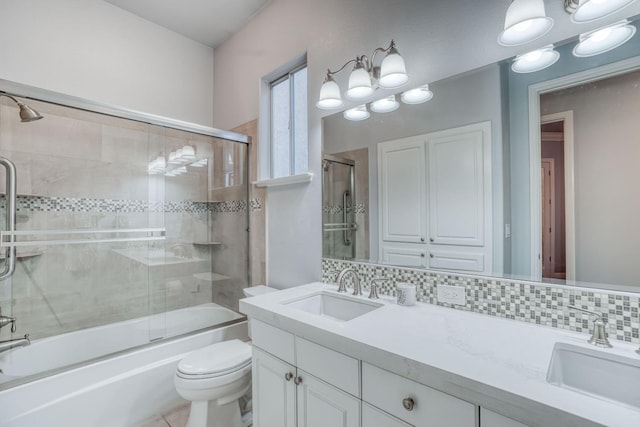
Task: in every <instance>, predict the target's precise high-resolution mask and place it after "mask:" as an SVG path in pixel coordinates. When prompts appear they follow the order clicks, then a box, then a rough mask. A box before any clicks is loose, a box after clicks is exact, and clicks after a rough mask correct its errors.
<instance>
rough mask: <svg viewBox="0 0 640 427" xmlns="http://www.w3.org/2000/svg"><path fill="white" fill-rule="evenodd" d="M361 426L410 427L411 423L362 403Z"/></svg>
mask: <svg viewBox="0 0 640 427" xmlns="http://www.w3.org/2000/svg"><path fill="white" fill-rule="evenodd" d="M362 426H363V427H411V425H409V424H407V423H405V422H403V421H400V420H399V419H397V418H396V417H393V416H391V415H389V414H387V413H386V412H383V411H381V410H379V409H378V408H376V407H374V406H371V405H369V404H367V403H363V404H362Z"/></svg>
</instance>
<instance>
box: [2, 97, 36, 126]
mask: <svg viewBox="0 0 640 427" xmlns="http://www.w3.org/2000/svg"><path fill="white" fill-rule="evenodd" d="M0 96H6V97H7V98H10V99H11V100H12V101H13V102H15V103H16V104H18V107H19V108H20V121H22V122H25V123H26V122H33V121H35V120H40V119H41V118H42V116H41V115H40V113H38V112H37V111H36V110H34V109H33V108H31V107H29V106H28V105H25V104H23V103H22V102H20V101H18V100H17V99H16V98H14V97H13V96H11V95H7V94H6V93H0Z"/></svg>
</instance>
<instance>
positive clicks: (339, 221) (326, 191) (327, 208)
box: [322, 155, 357, 259]
mask: <svg viewBox="0 0 640 427" xmlns="http://www.w3.org/2000/svg"><path fill="white" fill-rule="evenodd" d="M355 206H356V201H355V165H354V162H353V161H351V160H349V159H342V158H339V157H336V156H329V155H325V157H324V159H323V161H322V230H323V239H322V242H323V243H322V246H323V247H322V255H323V256H325V257H329V258H339V259H353V258H355V254H356V239H355V231H356V229H357V224H356V222H355Z"/></svg>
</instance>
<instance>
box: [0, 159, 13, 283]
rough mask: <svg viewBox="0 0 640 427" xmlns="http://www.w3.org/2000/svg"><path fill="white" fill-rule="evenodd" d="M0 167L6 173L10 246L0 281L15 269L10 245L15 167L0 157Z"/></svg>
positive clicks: (10, 239) (6, 204)
mask: <svg viewBox="0 0 640 427" xmlns="http://www.w3.org/2000/svg"><path fill="white" fill-rule="evenodd" d="M0 165H2V166H4V168H5V171H6V179H5V186H6V192H5V207H6V214H5V219H6V228H7V231H8V232H9V234H8V235H7V236H6V237H7V238H8V239H9V240H8V242H9V243H10V245H9V246H8V247H7V252H6V260H5V265H4V268H3V269H2V271H0V280H4V279H6V278H8V277H10V276H11V275H12V274H13V272H14V271H15V269H16V248H15V246H13V245H12V243H14V241H15V236H14V235H13V232H14V231H16V165H14V164H13V162H11V161H10V160H9V159H6V158H4V157H0Z"/></svg>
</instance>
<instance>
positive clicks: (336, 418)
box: [265, 370, 360, 427]
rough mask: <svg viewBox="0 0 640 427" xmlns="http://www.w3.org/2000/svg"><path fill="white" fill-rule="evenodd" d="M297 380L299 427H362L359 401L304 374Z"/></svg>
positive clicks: (299, 375) (299, 372) (302, 372)
mask: <svg viewBox="0 0 640 427" xmlns="http://www.w3.org/2000/svg"><path fill="white" fill-rule="evenodd" d="M298 378H299V379H300V380H301V381H302V382H300V384H299V385H298V390H297V396H298V427H328V426H331V427H360V400H359V399H356V398H355V397H353V396H351V395H349V394H348V393H345V392H343V391H341V390H338V389H337V388H335V387H332V386H330V385H329V384H327V383H325V382H323V381H320V380H319V379H317V378H315V377H314V376H312V375H310V374H307V373H306V372H304V371H301V370H299V371H298ZM272 425H273V426H276V425H277V426H278V427H279V426H280V424H272ZM265 427H266V426H265Z"/></svg>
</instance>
